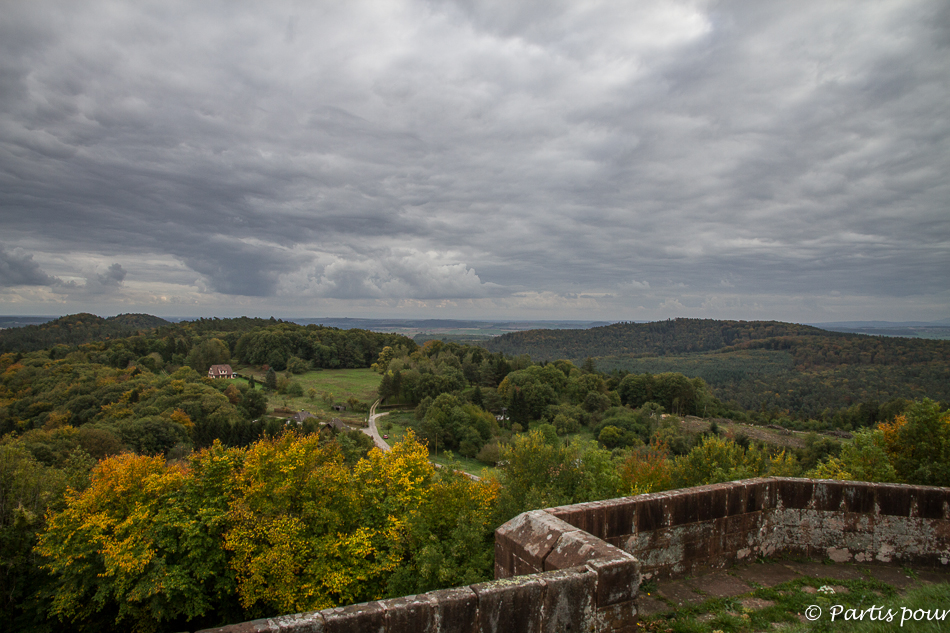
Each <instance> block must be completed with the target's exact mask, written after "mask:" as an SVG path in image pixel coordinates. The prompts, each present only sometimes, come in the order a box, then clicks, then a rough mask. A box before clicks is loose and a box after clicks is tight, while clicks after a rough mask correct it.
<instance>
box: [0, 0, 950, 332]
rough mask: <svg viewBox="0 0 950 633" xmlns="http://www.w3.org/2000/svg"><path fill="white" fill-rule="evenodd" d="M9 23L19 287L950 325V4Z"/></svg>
mask: <svg viewBox="0 0 950 633" xmlns="http://www.w3.org/2000/svg"><path fill="white" fill-rule="evenodd" d="M4 14H5V16H4V17H5V19H4V20H3V21H0V221H2V226H3V239H4V243H5V244H6V247H7V250H6V251H3V252H2V253H0V257H2V263H0V266H2V268H0V275H2V277H0V283H2V284H4V285H6V286H13V285H14V284H16V285H18V286H29V285H34V286H46V287H50V288H53V287H56V279H55V277H62V278H67V277H68V276H69V272H70V270H71V269H78V264H76V263H75V262H69V261H67V260H68V259H69V257H70V254H71V253H76V254H82V256H83V257H84V258H86V259H88V258H93V259H95V260H96V266H97V268H95V271H92V268H89V267H88V265H87V267H86V269H84V270H87V271H92V272H85V273H82V274H80V275H79V277H81V278H85V280H86V282H85V287H86V288H87V291H88V292H92V291H93V290H94V289H99V290H103V291H104V290H105V289H111V290H112V291H115V292H129V291H132V290H133V289H136V288H143V287H144V286H141V284H145V283H152V284H161V283H170V281H169V280H168V279H167V278H166V276H165V273H159V272H157V270H158V269H156V272H152V273H150V272H149V270H148V269H147V267H144V266H139V267H138V268H136V269H135V274H133V275H129V276H125V275H124V274H122V275H121V276H120V271H124V270H125V268H119V269H112V268H109V266H110V265H112V264H114V263H115V262H116V260H121V261H122V262H123V264H125V265H126V267H128V264H127V263H126V262H129V261H136V260H140V261H141V260H145V259H148V258H157V259H161V258H173V259H174V260H177V261H178V262H181V263H182V264H183V265H184V266H187V268H188V269H189V270H190V271H193V273H194V278H198V279H199V282H198V283H197V284H192V283H191V282H189V281H187V279H188V275H187V274H184V272H182V274H181V275H179V276H177V277H176V281H175V282H174V283H176V284H179V287H180V289H181V292H183V293H184V292H194V293H197V294H199V295H208V294H209V293H211V294H213V293H218V294H223V295H242V296H247V297H269V299H268V301H278V302H279V301H285V300H286V301H291V299H293V300H294V301H297V300H303V299H306V298H307V297H311V298H313V299H314V300H316V299H320V298H335V299H339V300H392V299H398V298H407V299H419V300H426V301H428V300H438V299H464V298H470V299H473V300H491V301H495V300H499V299H503V298H505V297H509V298H511V300H512V302H513V303H510V304H498V305H503V306H504V305H509V306H514V307H511V308H510V309H511V310H514V311H517V310H519V309H521V308H520V307H519V306H523V305H527V303H529V302H530V301H537V305H538V306H539V307H543V308H545V309H547V308H548V307H549V306H550V305H552V304H551V303H550V301H554V299H552V297H562V298H563V299H564V300H571V301H575V300H576V301H580V300H582V299H583V300H584V301H594V302H596V301H601V300H602V301H603V302H604V303H603V306H607V307H609V309H611V310H614V312H612V313H611V314H610V315H606V314H605V316H620V315H623V314H624V312H623V310H625V309H627V308H634V307H637V306H646V308H645V309H646V313H644V314H643V316H670V314H661V312H662V309H661V308H659V307H658V306H661V305H666V306H668V307H669V306H675V305H676V304H677V302H679V303H680V304H681V305H684V306H686V305H701V304H703V302H704V301H706V300H707V299H708V300H709V301H712V298H715V299H716V301H719V300H721V296H722V293H730V296H731V297H733V298H735V297H747V298H756V297H760V298H761V297H767V296H768V297H773V296H774V297H786V298H787V301H788V302H798V303H803V302H801V301H799V300H798V299H797V298H796V297H801V296H808V297H809V301H813V302H814V303H815V304H816V305H817V304H818V303H820V302H821V297H822V296H830V295H835V296H837V295H838V294H844V295H855V296H857V295H860V296H864V297H869V298H870V299H868V302H869V303H870V304H874V303H875V302H878V303H880V304H889V305H893V306H895V307H894V309H895V310H897V309H899V308H898V307H896V306H899V305H900V303H899V301H900V299H901V298H906V297H910V296H919V297H924V299H922V301H923V302H924V303H925V304H926V305H927V306H929V309H932V310H933V309H937V310H945V309H946V307H947V293H948V292H950V284H948V281H947V276H946V270H947V269H948V268H950V258H948V252H950V214H948V205H947V200H950V183H948V181H947V178H946V174H947V173H950V147H948V145H950V118H948V117H947V116H946V103H947V102H948V99H950V54H948V53H950V48H948V43H950V17H948V16H950V10H948V9H947V7H946V4H945V3H944V2H938V1H916V0H906V1H894V2H880V3H829V2H787V3H785V2H769V3H761V2H741V1H732V2H722V3H708V2H668V3H640V2H637V3H630V2H606V3H588V2H567V1H564V2H549V1H545V2H514V3H512V2H502V1H501V0H497V1H494V0H488V1H475V0H459V1H457V2H450V1H444V2H439V1H432V2H421V1H419V2H416V1H412V0H406V1H404V2H352V3H338V4H327V3H317V4H313V5H310V4H294V3H281V2H277V3H267V4H259V3H250V2H248V3H240V2H238V3H230V2H229V3H199V4H195V3H188V2H181V3H175V2H171V3H168V2H161V3H158V2H156V3H132V4H122V3H119V4H110V3H98V2H90V3H68V2H32V3H12V4H11V5H8V6H6V7H5V9H4ZM16 248H22V249H23V250H15V249H16ZM11 249H14V250H11ZM27 253H34V254H37V256H38V257H39V256H40V254H42V255H43V257H41V258H40V260H41V261H43V262H44V266H43V268H41V267H40V266H39V265H38V264H36V263H34V262H32V259H30V255H28V254H27ZM77 257H78V255H77ZM86 259H84V260H83V261H86ZM54 260H56V261H57V262H59V263H57V264H55V266H58V267H54V264H53V263H50V264H49V265H47V264H46V262H47V261H49V262H53V261H54ZM115 265H118V264H115ZM162 270H164V269H162ZM74 276H75V275H74ZM10 280H21V281H10ZM183 280H185V281H183ZM72 283H73V284H74V285H75V284H78V282H76V281H74V282H72ZM78 285H79V286H82V284H78ZM63 289H64V286H61V287H60V288H59V290H60V291H62V290H63ZM96 291H98V290H96ZM168 291H169V289H168V288H166V289H163V290H162V292H163V293H167V292H168ZM143 292H144V291H143ZM714 295H715V296H714ZM598 297H600V298H602V299H598ZM771 300H772V299H769V301H771ZM761 301H765V299H761ZM776 301H777V303H775V305H785V304H783V303H782V302H781V301H779V300H776ZM518 302H521V303H518ZM288 305H290V304H288ZM294 305H299V304H294ZM577 305H578V306H580V305H581V304H577ZM583 306H584V309H585V310H587V309H591V306H594V308H596V305H594V304H591V303H586V304H583ZM607 307H604V309H607ZM764 307H765V308H766V309H767V308H768V306H767V305H766V306H764ZM579 309H580V308H579ZM663 309H667V308H663ZM737 316H744V315H737ZM772 316H780V315H777V314H773V315H772Z"/></svg>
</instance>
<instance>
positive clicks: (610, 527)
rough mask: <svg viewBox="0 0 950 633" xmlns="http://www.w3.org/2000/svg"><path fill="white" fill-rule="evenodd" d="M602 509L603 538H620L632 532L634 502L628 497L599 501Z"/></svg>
mask: <svg viewBox="0 0 950 633" xmlns="http://www.w3.org/2000/svg"><path fill="white" fill-rule="evenodd" d="M601 506H602V507H603V509H604V536H602V537H601V538H603V539H604V540H608V539H618V538H620V539H622V538H625V537H626V536H627V535H629V534H631V533H632V532H633V529H634V528H633V520H634V519H633V518H634V507H635V506H634V504H632V503H630V499H629V498H625V499H612V500H610V501H603V502H601Z"/></svg>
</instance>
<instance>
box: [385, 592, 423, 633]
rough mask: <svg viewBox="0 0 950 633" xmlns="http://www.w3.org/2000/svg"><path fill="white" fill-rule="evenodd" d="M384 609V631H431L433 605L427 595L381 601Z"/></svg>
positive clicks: (390, 632)
mask: <svg viewBox="0 0 950 633" xmlns="http://www.w3.org/2000/svg"><path fill="white" fill-rule="evenodd" d="M381 604H382V607H383V609H385V611H386V633H433V632H434V631H435V630H436V628H435V624H436V623H435V606H434V605H433V604H432V601H431V600H430V599H429V597H428V596H425V595H422V596H403V597H402V598H392V599H390V600H383V601H382V602H381Z"/></svg>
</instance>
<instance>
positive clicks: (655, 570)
mask: <svg viewBox="0 0 950 633" xmlns="http://www.w3.org/2000/svg"><path fill="white" fill-rule="evenodd" d="M782 553H789V554H798V555H805V556H817V557H821V558H825V557H827V558H831V559H832V560H835V561H839V562H846V561H857V562H881V563H902V564H914V565H925V566H950V488H929V487H923V486H903V485H897V484H869V483H862V482H848V481H827V480H811V479H791V478H769V479H748V480H744V481H735V482H729V483H723V484H714V485H709V486H701V487H697V488H687V489H683V490H674V491H669V492H661V493H655V494H648V495H640V496H637V497H626V498H623V499H611V500H608V501H597V502H592V503H582V504H577V505H572V506H562V507H557V508H549V509H547V510H535V511H533V512H526V513H524V514H521V515H519V516H517V517H515V518H514V519H512V520H511V521H509V522H508V523H506V524H505V525H503V526H501V527H500V528H498V530H496V532H495V578H496V579H497V580H495V581H494V582H486V583H480V584H476V585H470V586H468V587H458V588H455V589H445V590H442V591H433V592H430V593H426V594H422V595H419V596H406V597H403V598H395V599H392V600H381V601H378V602H369V603H364V604H357V605H351V606H348V607H339V608H336V609H326V610H324V611H319V612H313V613H307V614H296V615H287V616H281V617H279V618H271V619H266V620H256V621H253V622H245V623H242V624H236V625H232V626H226V627H222V628H218V629H208V630H207V631H205V632H202V633H211V632H212V631H214V632H216V633H264V632H274V633H276V632H282V633H324V632H327V633H349V632H357V631H359V632H361V633H362V632H367V633H369V632H375V633H404V632H405V633H409V632H413V633H415V632H428V633H543V632H548V631H551V632H555V631H557V632H575V631H576V632H580V631H584V632H585V633H586V632H601V631H603V632H606V631H617V632H619V633H628V632H629V633H632V632H633V631H634V630H636V622H637V603H636V599H637V594H638V590H639V585H640V580H641V578H651V577H674V576H681V575H685V574H689V573H692V572H694V571H696V570H697V569H699V568H708V567H725V566H728V565H731V564H733V563H736V562H741V561H743V560H749V559H751V558H755V557H757V556H764V557H767V556H774V555H776V554H782Z"/></svg>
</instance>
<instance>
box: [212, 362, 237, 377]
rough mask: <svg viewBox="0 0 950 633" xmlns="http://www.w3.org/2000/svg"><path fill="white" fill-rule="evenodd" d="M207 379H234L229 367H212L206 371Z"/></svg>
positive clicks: (232, 371)
mask: <svg viewBox="0 0 950 633" xmlns="http://www.w3.org/2000/svg"><path fill="white" fill-rule="evenodd" d="M208 378H234V370H232V369H231V366H230V365H212V366H211V369H209V370H208Z"/></svg>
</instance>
